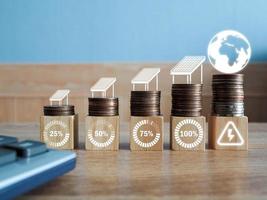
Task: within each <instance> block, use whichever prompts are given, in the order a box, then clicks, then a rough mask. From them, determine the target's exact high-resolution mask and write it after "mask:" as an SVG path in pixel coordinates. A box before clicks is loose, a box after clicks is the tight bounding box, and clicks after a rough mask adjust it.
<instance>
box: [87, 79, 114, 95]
mask: <svg viewBox="0 0 267 200" xmlns="http://www.w3.org/2000/svg"><path fill="white" fill-rule="evenodd" d="M103 79H106V80H108V79H111V82H112V83H111V85H110V86H108V87H106V88H105V89H101V88H99V89H98V88H96V89H95V88H94V90H92V88H93V87H94V86H93V87H92V88H91V94H92V98H94V96H95V95H94V94H95V93H94V92H101V95H102V97H103V98H106V97H107V91H108V89H109V88H110V87H111V88H112V98H114V97H115V87H114V84H115V82H116V78H113V77H106V78H103ZM103 79H102V80H103ZM112 79H113V80H112ZM100 81H101V79H99V80H98V82H97V83H99V82H100ZM108 81H110V80H108ZM97 83H96V84H97ZM104 83H105V80H104V81H102V84H104ZM107 83H108V82H106V84H107Z"/></svg>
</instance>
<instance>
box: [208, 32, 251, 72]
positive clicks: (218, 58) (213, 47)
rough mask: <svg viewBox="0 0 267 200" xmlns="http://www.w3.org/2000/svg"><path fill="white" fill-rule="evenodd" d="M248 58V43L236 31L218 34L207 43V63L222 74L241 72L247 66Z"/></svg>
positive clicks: (249, 50) (249, 49)
mask: <svg viewBox="0 0 267 200" xmlns="http://www.w3.org/2000/svg"><path fill="white" fill-rule="evenodd" d="M250 57H251V47H250V44H249V41H248V39H247V38H246V37H245V36H244V35H243V34H241V33H239V32H237V31H233V30H225V31H222V32H219V33H217V34H216V35H215V36H214V37H213V38H212V39H211V40H210V42H209V46H208V58H209V61H210V63H211V64H212V65H213V67H214V68H215V69H217V70H218V71H220V72H222V73H227V74H232V73H236V72H239V71H241V70H242V69H244V68H245V67H246V65H247V64H248V62H249V59H250Z"/></svg>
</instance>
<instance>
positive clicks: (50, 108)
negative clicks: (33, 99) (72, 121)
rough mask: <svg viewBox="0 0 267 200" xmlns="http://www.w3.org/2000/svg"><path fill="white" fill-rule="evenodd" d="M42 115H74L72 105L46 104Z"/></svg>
mask: <svg viewBox="0 0 267 200" xmlns="http://www.w3.org/2000/svg"><path fill="white" fill-rule="evenodd" d="M43 110H44V115H45V116H67V115H75V111H74V106H73V105H61V106H59V105H47V106H44V109H43Z"/></svg>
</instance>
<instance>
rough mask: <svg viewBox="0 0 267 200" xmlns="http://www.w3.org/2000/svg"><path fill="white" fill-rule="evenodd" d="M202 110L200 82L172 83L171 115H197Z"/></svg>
mask: <svg viewBox="0 0 267 200" xmlns="http://www.w3.org/2000/svg"><path fill="white" fill-rule="evenodd" d="M201 110H202V84H173V85H172V111H171V112H172V116H184V117H198V116H200V115H201Z"/></svg>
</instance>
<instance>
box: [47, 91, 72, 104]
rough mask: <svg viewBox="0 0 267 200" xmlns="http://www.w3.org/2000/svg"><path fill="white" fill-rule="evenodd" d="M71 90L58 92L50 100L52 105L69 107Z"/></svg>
mask: <svg viewBox="0 0 267 200" xmlns="http://www.w3.org/2000/svg"><path fill="white" fill-rule="evenodd" d="M69 93H70V90H57V91H56V92H55V93H54V94H53V95H52V96H51V97H50V98H49V101H50V105H51V106H52V105H56V102H57V105H59V106H61V105H68V104H69Z"/></svg>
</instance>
